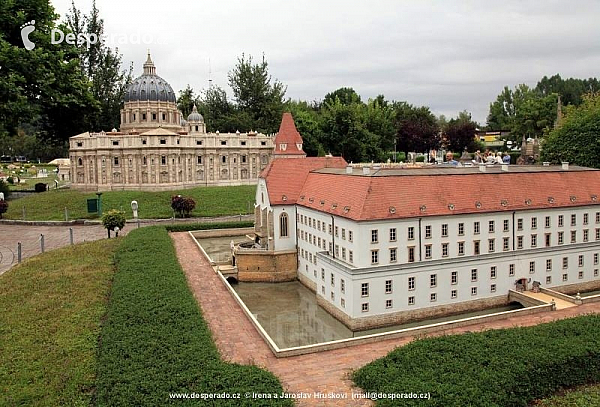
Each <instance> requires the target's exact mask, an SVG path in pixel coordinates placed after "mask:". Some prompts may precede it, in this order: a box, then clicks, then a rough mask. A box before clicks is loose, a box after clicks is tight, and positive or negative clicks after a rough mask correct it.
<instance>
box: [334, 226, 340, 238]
mask: <svg viewBox="0 0 600 407" xmlns="http://www.w3.org/2000/svg"><path fill="white" fill-rule="evenodd" d="M339 235H340V228H339V227H338V226H336V227H335V237H338V236H339Z"/></svg>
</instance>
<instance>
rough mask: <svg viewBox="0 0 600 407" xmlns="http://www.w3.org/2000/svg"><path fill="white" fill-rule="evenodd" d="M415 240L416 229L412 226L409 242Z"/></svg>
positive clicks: (409, 228)
mask: <svg viewBox="0 0 600 407" xmlns="http://www.w3.org/2000/svg"><path fill="white" fill-rule="evenodd" d="M414 238H415V228H414V227H412V226H409V227H408V240H414Z"/></svg>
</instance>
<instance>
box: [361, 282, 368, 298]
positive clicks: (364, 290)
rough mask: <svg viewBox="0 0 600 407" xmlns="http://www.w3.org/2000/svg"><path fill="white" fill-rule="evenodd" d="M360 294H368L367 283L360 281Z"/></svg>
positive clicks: (366, 295) (362, 295) (365, 295)
mask: <svg viewBox="0 0 600 407" xmlns="http://www.w3.org/2000/svg"><path fill="white" fill-rule="evenodd" d="M360 295H361V297H368V296H369V283H362V284H361V285H360Z"/></svg>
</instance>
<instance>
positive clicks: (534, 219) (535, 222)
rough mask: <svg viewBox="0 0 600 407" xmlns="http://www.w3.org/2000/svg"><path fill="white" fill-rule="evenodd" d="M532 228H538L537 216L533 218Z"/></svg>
mask: <svg viewBox="0 0 600 407" xmlns="http://www.w3.org/2000/svg"><path fill="white" fill-rule="evenodd" d="M531 229H537V218H531Z"/></svg>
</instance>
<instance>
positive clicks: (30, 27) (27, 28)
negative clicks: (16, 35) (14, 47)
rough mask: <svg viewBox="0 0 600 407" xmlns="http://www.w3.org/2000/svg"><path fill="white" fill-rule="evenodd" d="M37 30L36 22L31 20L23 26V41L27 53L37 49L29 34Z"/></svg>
mask: <svg viewBox="0 0 600 407" xmlns="http://www.w3.org/2000/svg"><path fill="white" fill-rule="evenodd" d="M34 30H35V20H31V21H29V22H27V23H25V24H23V25H22V26H21V39H22V40H23V45H24V46H25V49H26V50H27V51H31V50H32V49H34V48H35V44H34V43H33V42H31V41H30V40H29V34H31V33H32V32H33V31H34Z"/></svg>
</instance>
